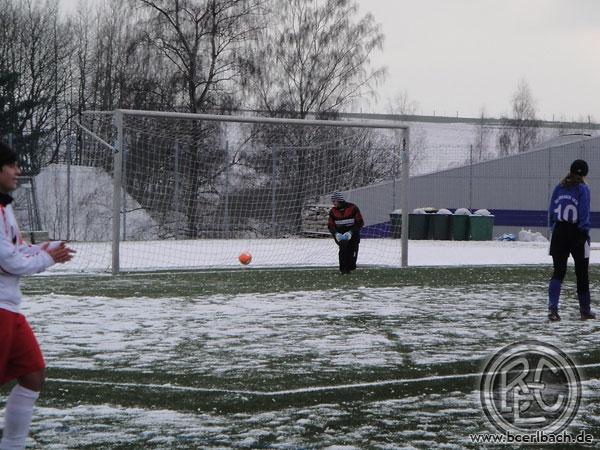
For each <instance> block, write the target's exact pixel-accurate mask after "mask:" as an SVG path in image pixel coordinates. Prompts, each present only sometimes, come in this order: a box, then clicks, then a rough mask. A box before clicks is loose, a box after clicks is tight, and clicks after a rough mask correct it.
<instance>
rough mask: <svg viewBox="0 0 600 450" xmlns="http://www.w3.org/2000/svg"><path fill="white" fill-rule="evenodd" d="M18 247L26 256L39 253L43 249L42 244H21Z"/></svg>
mask: <svg viewBox="0 0 600 450" xmlns="http://www.w3.org/2000/svg"><path fill="white" fill-rule="evenodd" d="M17 248H18V249H19V252H21V253H22V254H23V255H26V256H33V255H38V254H39V253H40V252H41V251H42V246H41V245H36V244H19V245H18V246H17Z"/></svg>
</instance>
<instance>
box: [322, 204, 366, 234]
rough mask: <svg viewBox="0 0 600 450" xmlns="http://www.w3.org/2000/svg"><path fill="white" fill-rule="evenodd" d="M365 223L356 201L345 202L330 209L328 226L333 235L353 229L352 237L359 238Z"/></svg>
mask: <svg viewBox="0 0 600 450" xmlns="http://www.w3.org/2000/svg"><path fill="white" fill-rule="evenodd" d="M364 224H365V222H364V220H363V217H362V214H361V213H360V210H359V209H358V206H356V205H355V204H354V203H348V202H344V203H342V204H341V205H340V207H339V208H336V207H333V208H331V209H330V210H329V219H328V221H327V228H329V232H330V233H331V234H332V235H335V233H345V232H346V231H352V235H353V236H352V239H358V238H360V229H361V228H362V227H363V226H364Z"/></svg>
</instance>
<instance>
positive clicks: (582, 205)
mask: <svg viewBox="0 0 600 450" xmlns="http://www.w3.org/2000/svg"><path fill="white" fill-rule="evenodd" d="M578 227H579V229H580V230H584V231H589V230H590V228H591V227H592V221H591V219H590V188H589V187H588V186H587V185H586V184H580V185H579V224H578Z"/></svg>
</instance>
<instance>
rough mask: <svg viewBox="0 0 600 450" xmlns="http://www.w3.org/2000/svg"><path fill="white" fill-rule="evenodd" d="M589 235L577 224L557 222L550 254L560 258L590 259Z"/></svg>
mask: <svg viewBox="0 0 600 450" xmlns="http://www.w3.org/2000/svg"><path fill="white" fill-rule="evenodd" d="M587 237H588V234H587V232H585V231H582V230H580V229H579V228H577V224H574V223H568V222H557V223H556V224H555V225H554V231H553V232H552V239H551V241H550V254H551V255H552V256H558V257H565V256H566V257H568V256H569V255H572V256H573V258H589V257H590V245H589V242H588V241H587Z"/></svg>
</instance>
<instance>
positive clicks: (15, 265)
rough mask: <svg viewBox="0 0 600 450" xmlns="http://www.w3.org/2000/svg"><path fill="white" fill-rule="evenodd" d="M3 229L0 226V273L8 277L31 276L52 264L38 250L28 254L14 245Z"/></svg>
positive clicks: (44, 253) (50, 260) (46, 255)
mask: <svg viewBox="0 0 600 450" xmlns="http://www.w3.org/2000/svg"><path fill="white" fill-rule="evenodd" d="M3 228H4V227H1V226H0V271H2V272H4V273H7V274H9V275H31V274H34V273H39V272H43V271H44V270H46V269H47V268H48V267H50V266H51V265H53V264H54V260H53V259H52V257H51V256H50V255H49V254H48V253H46V252H45V251H42V250H40V249H39V248H38V249H37V253H35V254H28V253H26V252H24V251H23V250H24V249H23V248H19V247H20V246H19V247H18V246H16V245H14V244H13V243H12V242H11V241H10V238H9V237H8V236H7V235H6V231H5V230H4V229H3Z"/></svg>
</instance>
